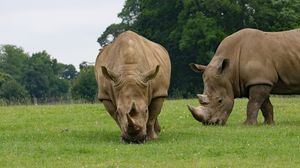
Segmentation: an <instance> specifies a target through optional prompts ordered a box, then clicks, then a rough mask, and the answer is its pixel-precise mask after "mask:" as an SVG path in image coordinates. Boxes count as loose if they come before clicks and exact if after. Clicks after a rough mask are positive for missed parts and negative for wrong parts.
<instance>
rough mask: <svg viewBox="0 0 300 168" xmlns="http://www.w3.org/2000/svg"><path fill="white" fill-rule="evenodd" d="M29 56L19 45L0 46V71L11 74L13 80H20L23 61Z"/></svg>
mask: <svg viewBox="0 0 300 168" xmlns="http://www.w3.org/2000/svg"><path fill="white" fill-rule="evenodd" d="M28 57H29V55H28V54H27V53H25V52H24V50H23V49H22V48H20V47H17V46H14V45H2V46H0V72H3V73H6V74H9V75H11V76H12V77H13V78H14V79H15V80H17V81H19V82H20V80H21V77H22V73H23V69H24V63H25V61H26V59H27V58H28Z"/></svg>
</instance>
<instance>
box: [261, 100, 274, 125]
mask: <svg viewBox="0 0 300 168" xmlns="http://www.w3.org/2000/svg"><path fill="white" fill-rule="evenodd" d="M261 111H262V114H263V116H264V118H265V121H264V124H274V119H273V105H272V103H271V101H270V98H267V100H265V101H264V103H263V104H262V106H261Z"/></svg>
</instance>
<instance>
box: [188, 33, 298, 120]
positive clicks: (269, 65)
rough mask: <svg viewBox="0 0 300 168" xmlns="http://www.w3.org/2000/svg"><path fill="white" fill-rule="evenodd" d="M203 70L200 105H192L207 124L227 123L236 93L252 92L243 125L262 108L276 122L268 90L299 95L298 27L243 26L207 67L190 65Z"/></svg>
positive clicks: (200, 70)
mask: <svg viewBox="0 0 300 168" xmlns="http://www.w3.org/2000/svg"><path fill="white" fill-rule="evenodd" d="M190 66H191V68H192V69H193V70H194V71H196V72H200V73H203V82H204V93H203V94H201V95H200V94H199V95H197V96H198V98H199V102H200V104H201V106H199V107H197V108H195V107H192V106H188V108H189V110H190V111H191V113H192V115H193V117H194V118H195V119H196V120H198V121H200V122H202V123H203V124H221V125H224V124H225V123H226V121H227V119H228V117H229V115H230V113H231V111H232V108H233V104H234V98H239V97H248V98H249V101H248V105H247V118H246V120H245V122H244V123H245V124H248V125H254V124H257V115H258V111H259V109H261V111H262V114H263V116H264V123H265V124H272V123H274V121H273V106H272V104H271V102H270V99H269V95H270V94H300V29H295V30H290V31H282V32H263V31H260V30H255V29H243V30H241V31H238V32H236V33H234V34H232V35H230V36H228V37H226V38H225V39H224V40H223V41H222V42H221V44H220V45H219V47H218V49H217V51H216V53H215V55H214V57H213V58H212V60H211V62H210V63H209V64H208V65H207V66H203V65H198V64H193V63H191V64H190Z"/></svg>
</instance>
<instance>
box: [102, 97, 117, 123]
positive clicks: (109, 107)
mask: <svg viewBox="0 0 300 168" xmlns="http://www.w3.org/2000/svg"><path fill="white" fill-rule="evenodd" d="M102 103H103V104H104V107H105V109H106V110H107V111H108V113H109V114H110V116H111V117H112V118H113V119H114V120H115V121H116V123H117V124H118V126H119V127H120V124H119V121H118V119H117V116H116V110H117V108H116V106H115V105H114V104H113V103H112V102H111V101H110V100H103V101H102Z"/></svg>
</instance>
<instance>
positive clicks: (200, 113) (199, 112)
mask: <svg viewBox="0 0 300 168" xmlns="http://www.w3.org/2000/svg"><path fill="white" fill-rule="evenodd" d="M188 108H189V110H190V112H191V113H192V115H193V117H194V118H195V119H196V120H198V121H199V122H204V121H205V120H206V117H205V116H206V115H205V114H204V112H203V111H202V110H200V109H197V108H195V107H193V106H190V105H188Z"/></svg>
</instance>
